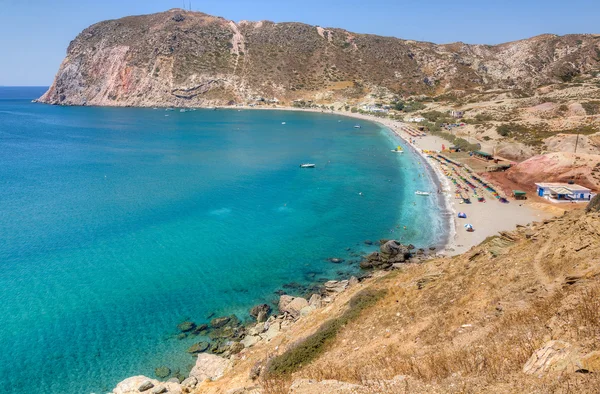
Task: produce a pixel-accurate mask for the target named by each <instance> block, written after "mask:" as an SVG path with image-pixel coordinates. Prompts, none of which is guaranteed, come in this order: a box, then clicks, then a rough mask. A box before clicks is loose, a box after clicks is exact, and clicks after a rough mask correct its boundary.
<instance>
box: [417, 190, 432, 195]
mask: <svg viewBox="0 0 600 394" xmlns="http://www.w3.org/2000/svg"><path fill="white" fill-rule="evenodd" d="M415 194H416V195H417V196H428V195H429V192H422V191H420V190H417V191H416V192H415Z"/></svg>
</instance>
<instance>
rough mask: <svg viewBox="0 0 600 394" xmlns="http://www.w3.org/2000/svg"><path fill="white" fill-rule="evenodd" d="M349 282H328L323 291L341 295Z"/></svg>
mask: <svg viewBox="0 0 600 394" xmlns="http://www.w3.org/2000/svg"><path fill="white" fill-rule="evenodd" d="M348 283H349V281H347V280H330V281H328V282H325V284H324V285H323V286H325V291H326V292H328V293H341V292H342V291H344V290H346V289H347V288H348Z"/></svg>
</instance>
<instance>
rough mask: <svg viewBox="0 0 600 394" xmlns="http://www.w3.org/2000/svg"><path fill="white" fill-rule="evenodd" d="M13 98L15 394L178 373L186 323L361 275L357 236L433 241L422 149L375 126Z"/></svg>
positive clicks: (2, 372) (10, 339) (6, 383)
mask: <svg viewBox="0 0 600 394" xmlns="http://www.w3.org/2000/svg"><path fill="white" fill-rule="evenodd" d="M23 95H25V96H26V95H27V94H26V93H22V94H21V96H18V97H19V98H23ZM11 97H13V98H14V97H16V96H15V95H14V93H10V92H9V93H7V92H6V91H4V92H2V89H0V267H1V269H2V275H1V276H0V297H1V299H2V301H3V302H2V305H1V306H0V313H1V315H2V316H3V318H2V324H0V349H2V350H1V351H0V387H3V389H4V391H5V392H8V393H31V392H35V393H66V394H69V393H73V394H75V393H90V392H96V393H99V392H108V391H110V390H111V389H112V388H113V387H114V386H115V384H116V383H117V382H118V381H120V380H122V379H124V378H126V377H128V376H131V375H137V374H145V375H147V376H153V371H154V368H156V367H158V366H161V365H167V366H169V367H171V369H173V370H175V369H177V368H180V369H181V370H182V371H185V370H186V369H187V368H189V366H190V365H191V364H192V363H193V361H194V360H193V358H192V357H190V356H189V355H187V354H186V353H185V349H186V348H187V347H189V346H190V345H191V343H192V342H193V340H177V339H176V338H175V335H176V334H177V332H176V331H177V330H176V325H177V324H178V323H179V322H181V321H182V320H183V319H188V318H189V319H193V320H194V321H196V322H202V321H205V320H206V318H207V316H208V315H210V314H213V313H214V314H216V315H219V314H225V313H227V314H230V313H236V314H238V316H240V317H242V318H246V317H247V311H248V309H249V307H251V306H252V305H254V304H256V303H259V302H263V301H265V300H266V301H271V302H275V301H276V299H277V296H276V295H275V294H274V291H276V290H277V289H281V288H282V285H284V284H286V283H289V282H298V283H301V284H307V283H312V282H315V281H319V280H324V279H325V278H335V277H338V276H346V275H348V274H350V273H353V272H357V271H358V267H357V265H358V263H357V261H356V260H357V259H356V257H354V256H352V253H354V252H358V253H365V252H367V251H368V250H369V249H368V247H367V246H366V245H365V244H364V243H363V241H364V240H366V239H371V240H378V239H380V238H392V237H393V238H400V239H401V240H402V241H404V242H411V243H414V244H415V245H417V246H429V245H430V244H432V243H439V242H441V241H442V240H443V232H444V223H443V222H442V221H441V220H440V219H439V218H440V215H439V208H438V206H437V201H436V200H435V199H434V198H423V197H418V196H415V195H414V191H415V190H432V189H434V188H435V186H434V185H433V184H432V182H431V179H430V178H429V176H428V175H427V173H426V171H424V168H423V166H422V165H421V164H420V163H419V158H418V156H416V155H415V154H414V153H412V152H411V151H409V150H407V152H406V153H404V154H402V155H398V154H393V153H391V152H390V149H392V148H393V147H395V146H396V145H397V141H396V139H395V137H394V136H392V135H391V133H390V132H389V131H387V130H386V129H383V128H381V127H380V126H379V125H377V124H375V123H371V122H367V121H362V120H358V121H357V120H354V119H349V118H344V117H339V116H333V115H326V114H314V113H298V112H283V111H249V110H246V111H240V112H238V111H236V110H218V111H210V110H198V111H194V112H186V113H180V112H179V111H169V112H168V111H165V110H163V109H159V110H152V109H131V108H86V107H82V108H68V107H52V106H45V105H40V104H32V103H30V102H29V100H22V99H11ZM165 115H169V116H165ZM283 121H285V122H286V124H285V125H282V124H281V122H283ZM356 123H359V124H361V125H362V128H361V129H355V128H353V125H354V124H356ZM303 162H312V163H316V164H317V168H315V169H300V168H299V164H300V163H303ZM432 191H433V190H432ZM359 193H362V195H361V194H359ZM403 226H407V230H403V228H402V227H403ZM392 231H393V232H392ZM347 248H351V251H348V250H347ZM329 257H341V258H344V259H346V261H345V262H344V263H342V264H332V263H330V262H328V261H326V259H327V258H329Z"/></svg>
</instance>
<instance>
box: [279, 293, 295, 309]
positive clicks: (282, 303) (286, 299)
mask: <svg viewBox="0 0 600 394" xmlns="http://www.w3.org/2000/svg"><path fill="white" fill-rule="evenodd" d="M293 300H294V297H292V296H290V295H287V294H283V295H281V296H280V297H279V305H278V308H279V311H281V312H283V311H284V310H285V308H286V307H287V306H288V304H289V303H290V302H292V301H293Z"/></svg>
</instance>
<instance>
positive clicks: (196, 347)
mask: <svg viewBox="0 0 600 394" xmlns="http://www.w3.org/2000/svg"><path fill="white" fill-rule="evenodd" d="M209 346H210V343H208V342H205V341H202V342H198V343H194V344H193V345H192V346H190V347H189V349H188V350H187V352H188V353H191V354H198V353H202V352H205V351H207V350H208V348H209Z"/></svg>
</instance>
